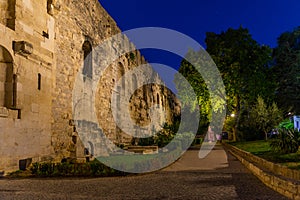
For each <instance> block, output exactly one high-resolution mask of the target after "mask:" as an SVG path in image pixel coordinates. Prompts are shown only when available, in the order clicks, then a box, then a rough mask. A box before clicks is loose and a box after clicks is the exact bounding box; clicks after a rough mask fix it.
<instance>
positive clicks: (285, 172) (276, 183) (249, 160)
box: [225, 143, 300, 199]
mask: <svg viewBox="0 0 300 200" xmlns="http://www.w3.org/2000/svg"><path fill="white" fill-rule="evenodd" d="M225 146H226V147H227V148H228V149H229V150H230V152H231V153H232V154H233V155H234V156H235V157H236V158H237V159H239V160H240V161H241V163H242V164H244V165H245V166H246V167H247V168H248V169H249V170H250V171H251V172H252V173H253V174H254V175H255V176H257V177H258V178H259V179H260V180H261V181H262V182H263V183H264V184H265V185H267V186H268V187H270V188H272V189H273V190H275V191H277V192H279V193H280V194H282V195H284V196H286V197H288V198H290V199H300V184H299V180H300V179H299V171H298V170H291V169H288V168H287V167H286V166H282V165H279V164H274V163H271V162H269V161H266V160H264V159H262V158H259V157H257V156H254V155H253V154H251V153H249V152H246V151H243V150H241V149H238V148H236V147H234V146H231V145H229V144H226V143H225Z"/></svg>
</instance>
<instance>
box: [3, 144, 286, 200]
mask: <svg viewBox="0 0 300 200" xmlns="http://www.w3.org/2000/svg"><path fill="white" fill-rule="evenodd" d="M197 153H198V151H195V150H191V151H187V152H186V153H185V154H184V156H183V157H182V158H181V159H180V160H179V161H178V162H177V163H175V164H173V165H171V166H170V167H168V168H166V169H164V170H162V171H158V172H155V173H150V174H144V175H137V176H127V177H109V178H68V179H0V199H1V200H2V199H4V200H6V199H22V200H26V199H28V200H29V199H30V200H34V199H106V200H118V199H128V200H129V199H133V200H135V199H145V200H152V199H159V200H161V199H224V200H231V199H246V200H248V199H249V200H250V199H251V200H253V199H272V200H273V199H274V200H276V199H287V198H285V197H283V196H281V195H280V194H278V193H276V192H275V191H273V190H271V189H270V188H268V187H266V186H265V185H263V183H261V182H260V181H259V180H258V179H257V178H256V177H255V176H253V175H252V174H251V173H250V172H249V171H248V170H247V169H246V168H245V167H244V166H243V165H241V163H240V162H239V161H238V160H237V159H236V158H235V157H233V156H232V155H230V154H227V153H226V152H225V151H224V150H223V149H222V147H221V146H216V148H214V150H213V151H212V152H211V153H210V154H209V155H208V156H209V157H208V158H206V159H203V160H200V161H199V160H198V157H196V156H195V155H197ZM221 155H222V156H221ZM214 158H215V159H214ZM205 160H206V161H207V162H208V161H211V162H212V163H211V164H209V163H207V162H204V161H205ZM213 160H217V161H213ZM193 163H195V165H193ZM202 164H203V165H202Z"/></svg>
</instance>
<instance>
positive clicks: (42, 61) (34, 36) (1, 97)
mask: <svg viewBox="0 0 300 200" xmlns="http://www.w3.org/2000/svg"><path fill="white" fill-rule="evenodd" d="M46 7H47V2H45V1H23V0H3V1H0V10H1V12H0V13H1V14H0V38H1V39H0V138H1V139H0V170H4V169H6V170H9V169H17V168H18V165H19V160H21V159H24V158H32V159H33V161H39V160H43V159H48V156H49V155H51V154H53V150H52V149H53V148H52V146H51V123H50V122H51V104H52V102H51V100H52V97H51V93H52V89H53V87H52V80H53V72H54V29H53V27H54V19H53V17H52V16H50V15H49V14H47V10H46ZM42 8H45V9H42Z"/></svg>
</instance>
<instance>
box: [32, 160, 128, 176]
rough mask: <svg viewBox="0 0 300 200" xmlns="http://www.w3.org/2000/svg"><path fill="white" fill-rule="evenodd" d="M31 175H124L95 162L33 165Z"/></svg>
mask: <svg viewBox="0 0 300 200" xmlns="http://www.w3.org/2000/svg"><path fill="white" fill-rule="evenodd" d="M30 170H31V173H32V175H35V176H46V177H53V176H117V175H125V173H124V172H119V171H117V170H114V169H112V168H109V167H107V166H106V165H104V164H102V163H100V162H99V161H97V160H95V161H92V162H88V163H67V162H65V163H33V164H32V166H31V168H30Z"/></svg>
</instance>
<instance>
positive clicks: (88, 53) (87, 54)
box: [82, 41, 93, 81]
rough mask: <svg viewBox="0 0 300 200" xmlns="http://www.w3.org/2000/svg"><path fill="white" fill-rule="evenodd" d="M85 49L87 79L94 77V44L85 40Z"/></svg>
mask: <svg viewBox="0 0 300 200" xmlns="http://www.w3.org/2000/svg"><path fill="white" fill-rule="evenodd" d="M82 50H83V58H84V61H83V62H84V63H83V70H82V74H83V80H84V81H85V80H86V78H89V79H92V78H93V60H92V58H93V56H92V45H91V43H90V42H89V41H85V42H84V43H83V45H82Z"/></svg>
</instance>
